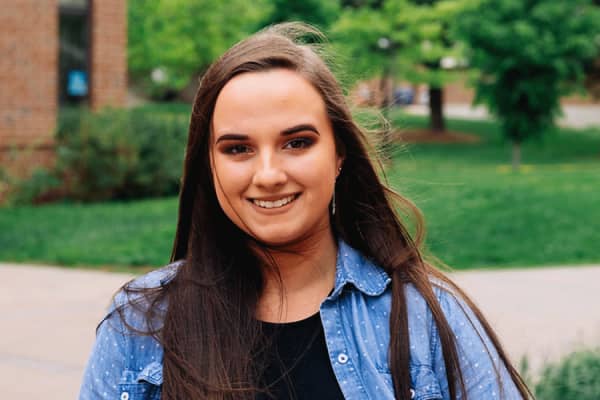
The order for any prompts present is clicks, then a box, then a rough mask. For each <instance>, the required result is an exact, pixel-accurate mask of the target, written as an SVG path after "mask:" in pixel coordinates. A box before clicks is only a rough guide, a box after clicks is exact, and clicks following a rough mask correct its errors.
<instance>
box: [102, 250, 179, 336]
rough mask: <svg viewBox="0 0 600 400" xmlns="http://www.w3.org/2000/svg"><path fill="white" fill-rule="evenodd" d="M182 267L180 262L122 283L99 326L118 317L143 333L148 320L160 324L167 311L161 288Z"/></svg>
mask: <svg viewBox="0 0 600 400" xmlns="http://www.w3.org/2000/svg"><path fill="white" fill-rule="evenodd" d="M182 265H183V260H180V261H176V262H173V263H170V264H167V265H165V266H163V267H161V268H157V269H155V270H152V271H150V272H147V273H145V274H143V275H140V276H138V277H135V278H133V279H132V280H130V281H129V282H127V283H125V284H124V285H123V286H121V288H119V290H118V291H117V292H116V293H115V295H114V296H113V299H112V302H111V304H110V306H109V308H108V310H107V312H106V314H105V317H104V319H103V320H102V322H104V321H105V320H108V319H115V318H117V317H118V318H119V319H121V320H122V321H123V322H125V323H126V325H130V326H131V327H134V328H136V329H143V328H144V327H145V325H146V324H147V322H148V318H147V317H148V316H152V317H153V318H154V319H157V320H160V319H161V317H162V315H163V314H164V312H165V311H166V307H167V304H166V299H165V296H164V288H165V287H166V285H168V283H169V282H171V281H172V280H173V278H174V277H175V276H176V275H177V271H178V270H179V268H181V266H182ZM102 322H101V323H102Z"/></svg>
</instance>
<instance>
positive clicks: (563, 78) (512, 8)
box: [459, 0, 600, 170]
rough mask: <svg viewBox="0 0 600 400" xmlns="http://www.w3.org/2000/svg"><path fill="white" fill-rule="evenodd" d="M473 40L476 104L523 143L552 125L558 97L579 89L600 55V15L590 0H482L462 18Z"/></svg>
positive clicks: (516, 153) (516, 148)
mask: <svg viewBox="0 0 600 400" xmlns="http://www.w3.org/2000/svg"><path fill="white" fill-rule="evenodd" d="M459 22H460V23H459V30H460V33H461V36H462V37H464V38H465V40H466V41H467V42H468V43H469V45H470V48H471V50H470V63H471V66H473V67H475V68H477V69H479V71H480V73H481V75H480V77H479V79H478V80H477V81H476V86H475V88H476V99H475V101H476V102H477V103H484V104H486V105H487V106H488V107H489V109H490V111H491V112H492V113H494V114H495V115H496V116H497V117H498V119H499V121H500V123H501V125H502V129H503V132H504V134H505V136H506V137H507V138H508V139H510V140H511V141H512V143H513V168H514V169H515V170H517V169H518V168H519V164H520V158H521V150H520V145H521V143H522V142H523V141H524V140H527V139H529V138H531V137H535V136H539V135H541V134H542V133H543V132H545V131H547V130H548V129H549V128H550V127H552V126H553V124H554V120H555V118H556V116H557V115H558V114H559V113H560V98H561V96H563V95H564V94H566V93H568V92H570V91H572V90H574V89H577V88H581V84H582V82H583V77H584V65H585V64H586V63H588V62H590V60H593V59H594V58H595V57H596V56H597V55H598V38H599V35H600V14H599V11H598V9H597V7H593V6H592V3H591V1H590V0H528V1H524V0H479V1H478V2H477V4H475V5H474V6H473V7H472V8H470V9H469V10H468V11H466V12H465V13H464V14H463V15H462V16H461V17H460V18H459Z"/></svg>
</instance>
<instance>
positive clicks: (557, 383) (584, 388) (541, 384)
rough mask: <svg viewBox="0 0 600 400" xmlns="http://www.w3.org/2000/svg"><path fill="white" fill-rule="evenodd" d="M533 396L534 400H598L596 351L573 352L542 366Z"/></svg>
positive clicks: (599, 362)
mask: <svg viewBox="0 0 600 400" xmlns="http://www.w3.org/2000/svg"><path fill="white" fill-rule="evenodd" d="M535 394H536V396H537V398H538V400H598V399H600V349H596V350H588V351H580V352H576V353H573V354H571V355H569V356H567V357H566V358H565V359H563V360H562V361H561V362H559V363H556V364H551V365H548V366H546V367H545V368H544V370H543V372H542V376H541V378H540V380H539V381H538V383H537V384H536V385H535Z"/></svg>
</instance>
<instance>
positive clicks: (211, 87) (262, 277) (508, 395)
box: [80, 24, 530, 400]
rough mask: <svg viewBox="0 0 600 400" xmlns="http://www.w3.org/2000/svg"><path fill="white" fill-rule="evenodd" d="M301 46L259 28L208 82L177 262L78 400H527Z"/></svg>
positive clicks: (108, 342)
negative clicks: (424, 247)
mask: <svg viewBox="0 0 600 400" xmlns="http://www.w3.org/2000/svg"><path fill="white" fill-rule="evenodd" d="M307 34H311V35H316V36H318V35H319V33H318V32H316V31H314V30H311V29H310V28H308V27H305V26H300V25H289V24H288V25H279V26H275V27H272V28H270V29H267V30H265V31H263V32H260V33H258V34H256V35H254V36H252V37H250V38H248V39H246V40H244V41H242V42H240V43H238V44H236V45H235V46H233V47H232V48H231V49H230V50H228V51H227V52H226V53H225V54H224V55H223V56H222V57H221V58H219V59H218V60H217V61H215V63H214V64H213V65H212V66H211V67H210V68H209V69H208V71H207V72H206V74H205V75H204V77H203V78H202V81H201V83H200V87H199V89H198V94H197V97H196V100H195V103H194V108H193V111H192V116H191V123H190V130H189V139H188V144H187V151H186V159H185V167H184V173H183V181H182V189H181V194H180V203H179V221H178V225H177V232H176V236H175V242H174V247H173V254H172V257H171V258H172V261H173V263H172V264H170V265H169V266H167V267H165V268H162V269H159V270H157V271H154V272H151V273H149V274H147V275H145V276H143V277H141V278H138V279H136V280H134V281H132V282H130V283H129V284H127V285H125V287H123V288H122V290H121V291H120V292H119V293H118V294H117V296H116V297H115V300H114V302H113V306H112V309H111V310H110V312H109V313H108V315H107V316H106V318H105V319H104V320H103V321H102V322H101V323H100V325H99V327H98V331H97V341H96V345H95V347H94V349H93V352H92V355H91V358H90V361H89V364H88V367H87V370H86V372H85V377H84V381H83V384H82V388H81V394H80V399H117V398H119V399H121V400H136V399H159V398H161V399H165V400H173V399H269V398H275V399H288V398H289V399H394V398H396V399H417V400H425V399H452V400H455V399H471V400H480V399H521V398H529V397H530V393H529V392H528V389H527V388H526V386H525V384H524V383H523V381H522V380H521V378H520V377H519V375H518V374H517V372H516V371H515V369H514V368H513V367H512V366H511V364H510V363H509V361H508V359H507V357H506V355H505V353H504V351H503V350H502V348H501V346H500V344H499V342H498V340H497V338H496V336H495V335H494V333H493V331H492V329H491V328H490V326H489V325H488V323H487V322H486V321H485V319H484V317H483V316H482V315H481V313H480V312H479V311H478V310H477V308H476V307H475V306H474V305H473V303H472V302H471V301H470V300H469V299H468V298H467V297H466V295H465V294H464V293H463V292H462V291H461V290H460V289H458V288H457V287H456V286H455V285H454V284H453V283H452V282H451V281H450V280H449V279H448V278H447V277H445V276H444V275H443V274H442V273H440V272H439V271H437V270H436V269H435V268H433V267H432V266H430V264H428V263H427V262H425V261H424V260H423V258H422V256H421V253H420V252H419V248H418V242H419V241H420V240H415V241H413V240H412V239H411V237H410V236H409V234H408V233H407V230H406V228H405V226H404V224H403V222H402V221H401V219H400V218H399V216H398V214H396V208H397V207H399V206H404V207H405V208H406V207H408V209H410V210H412V211H413V213H414V214H415V215H416V217H417V218H416V221H417V227H418V228H420V227H421V221H420V219H419V214H418V212H417V211H416V209H414V207H413V206H411V205H410V203H409V202H408V201H407V200H405V199H403V198H402V197H400V196H398V195H397V194H395V193H394V192H392V191H391V190H390V189H388V188H387V187H386V186H385V185H384V184H382V183H381V181H380V179H379V177H378V175H377V173H376V170H375V168H374V166H373V164H372V161H371V160H370V158H369V155H368V154H369V153H370V151H369V150H370V148H369V147H368V146H367V141H366V138H365V135H364V134H363V132H362V131H361V129H360V128H359V127H358V126H357V125H356V123H355V122H354V121H353V119H352V116H351V114H350V111H349V109H348V106H347V105H346V102H345V99H344V96H343V93H342V90H341V89H340V87H339V85H338V83H337V81H336V79H335V78H334V76H333V75H332V73H331V72H330V70H329V69H328V67H327V66H326V64H325V63H324V62H323V60H322V59H321V58H320V57H319V56H318V52H317V51H316V50H315V49H313V48H311V46H309V45H307V44H305V43H303V42H305V41H303V40H302V39H303V38H305V36H306V35H307ZM418 232H420V229H418ZM420 236H421V235H420V234H417V235H416V237H417V238H419V237H420Z"/></svg>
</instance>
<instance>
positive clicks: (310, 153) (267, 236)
mask: <svg viewBox="0 0 600 400" xmlns="http://www.w3.org/2000/svg"><path fill="white" fill-rule="evenodd" d="M257 99H260V101H257ZM273 110H277V112H273ZM212 137H213V138H214V139H213V143H214V144H213V145H212V146H211V150H210V152H211V161H212V173H213V179H214V181H215V182H216V183H217V184H216V185H215V188H216V193H217V199H218V201H219V205H220V206H221V208H222V209H223V211H224V212H225V214H226V215H227V217H229V219H230V220H231V221H233V223H234V224H236V225H237V226H238V227H239V228H240V229H242V230H243V231H245V232H246V233H247V234H249V235H250V236H252V237H254V238H256V239H258V240H259V241H261V242H263V243H265V244H269V245H286V244H287V245H290V244H292V243H294V242H296V243H299V244H301V243H303V242H305V241H306V239H307V238H309V237H314V238H313V241H314V242H321V241H323V240H325V241H327V240H331V239H332V238H331V234H330V229H329V203H330V202H331V198H332V195H333V187H334V183H335V179H336V178H337V175H338V173H339V170H340V169H341V166H342V160H343V157H342V156H341V155H339V154H338V153H337V150H336V146H335V139H334V135H333V131H332V127H331V123H330V121H329V118H328V116H327V112H326V109H325V103H324V101H323V99H322V98H321V95H320V94H319V92H318V91H317V90H316V89H315V88H314V87H313V86H312V84H311V83H310V82H309V81H307V80H306V79H304V78H303V77H302V76H301V75H299V74H297V73H296V72H294V71H291V70H289V69H285V68H276V69H272V70H266V71H261V72H250V73H245V74H241V75H238V76H236V77H235V78H233V79H231V80H230V81H229V82H228V83H227V84H226V85H225V86H224V87H223V89H222V90H221V92H220V94H219V96H218V97H217V101H216V103H215V110H214V115H213V122H212Z"/></svg>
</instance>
